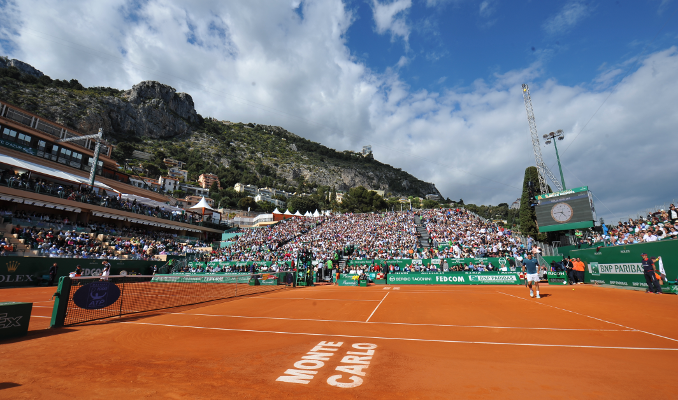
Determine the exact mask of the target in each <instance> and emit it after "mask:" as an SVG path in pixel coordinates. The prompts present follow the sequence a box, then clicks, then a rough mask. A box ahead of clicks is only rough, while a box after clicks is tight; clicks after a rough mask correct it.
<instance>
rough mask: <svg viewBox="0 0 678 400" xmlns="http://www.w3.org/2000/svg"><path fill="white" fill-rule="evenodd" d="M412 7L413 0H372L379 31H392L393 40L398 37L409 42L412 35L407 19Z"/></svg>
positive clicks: (380, 32) (382, 32)
mask: <svg viewBox="0 0 678 400" xmlns="http://www.w3.org/2000/svg"><path fill="white" fill-rule="evenodd" d="M410 7H412V0H393V1H390V2H384V3H380V2H379V0H372V12H373V14H374V23H375V28H376V31H377V33H379V34H384V33H387V32H390V33H391V40H392V41H394V40H395V39H396V38H397V37H400V38H402V39H403V40H404V41H405V42H407V40H408V38H409V36H410V27H409V25H408V24H407V21H406V20H405V17H406V15H407V13H406V12H407V10H408V9H409V8H410Z"/></svg>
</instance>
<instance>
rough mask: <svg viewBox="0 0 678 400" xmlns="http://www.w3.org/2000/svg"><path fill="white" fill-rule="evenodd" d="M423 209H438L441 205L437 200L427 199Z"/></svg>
mask: <svg viewBox="0 0 678 400" xmlns="http://www.w3.org/2000/svg"><path fill="white" fill-rule="evenodd" d="M422 207H424V208H427V209H431V208H438V207H440V203H438V202H437V201H435V200H429V199H426V200H424V201H423V202H422Z"/></svg>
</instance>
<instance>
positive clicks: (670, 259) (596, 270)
mask: <svg viewBox="0 0 678 400" xmlns="http://www.w3.org/2000/svg"><path fill="white" fill-rule="evenodd" d="M642 253H647V254H648V256H650V257H652V258H656V257H661V258H662V265H663V266H664V270H665V272H666V278H667V280H670V281H674V282H675V280H676V277H677V276H678V240H674V239H670V240H662V241H658V242H651V243H641V244H632V245H628V246H613V247H602V248H600V249H599V250H598V251H597V249H596V248H591V249H585V250H572V251H570V256H572V257H579V258H581V260H582V261H584V263H585V264H586V267H587V268H586V271H585V282H586V283H594V284H596V283H597V284H605V285H615V286H623V287H635V288H638V289H647V283H646V282H645V276H644V274H643V268H642V266H641V261H642V257H641V254H642ZM658 264H659V262H656V263H655V265H656V266H657V267H658ZM662 289H663V290H664V291H669V286H668V285H667V283H665V284H664V285H663V286H662Z"/></svg>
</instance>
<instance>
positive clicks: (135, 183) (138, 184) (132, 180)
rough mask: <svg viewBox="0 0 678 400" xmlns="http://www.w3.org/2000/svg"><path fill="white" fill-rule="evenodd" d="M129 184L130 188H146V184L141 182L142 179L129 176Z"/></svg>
mask: <svg viewBox="0 0 678 400" xmlns="http://www.w3.org/2000/svg"><path fill="white" fill-rule="evenodd" d="M129 183H130V185H132V186H135V187H138V188H142V189H143V188H144V187H146V183H144V181H143V180H142V179H138V178H133V177H131V176H130V177H129Z"/></svg>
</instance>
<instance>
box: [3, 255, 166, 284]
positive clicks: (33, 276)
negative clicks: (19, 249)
mask: <svg viewBox="0 0 678 400" xmlns="http://www.w3.org/2000/svg"><path fill="white" fill-rule="evenodd" d="M102 261H103V260H98V259H87V258H56V257H54V258H52V257H14V256H8V257H0V287H8V286H37V285H40V284H43V285H44V284H45V282H46V279H48V278H49V275H48V274H49V268H50V266H51V265H52V264H54V263H56V264H57V275H56V277H55V279H54V284H55V285H56V284H57V282H59V277H62V276H68V274H69V273H70V272H74V271H75V268H76V267H77V266H78V265H79V266H80V268H81V269H82V275H83V276H99V275H101V273H102V272H103V270H104V269H103V268H104V266H103V265H102V264H101V262H102ZM109 262H110V263H111V275H120V273H121V272H123V271H124V273H123V274H127V275H151V274H152V273H153V266H154V265H155V266H157V267H161V266H162V265H163V264H164V262H163V261H137V260H109Z"/></svg>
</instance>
